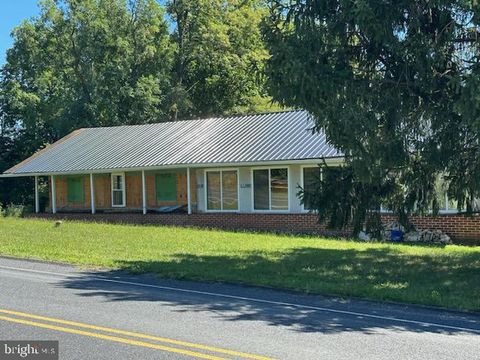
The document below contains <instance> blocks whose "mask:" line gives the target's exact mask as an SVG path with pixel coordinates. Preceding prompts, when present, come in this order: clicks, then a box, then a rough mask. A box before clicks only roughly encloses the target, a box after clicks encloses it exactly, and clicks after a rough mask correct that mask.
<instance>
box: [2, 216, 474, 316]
mask: <svg viewBox="0 0 480 360" xmlns="http://www.w3.org/2000/svg"><path fill="white" fill-rule="evenodd" d="M0 254H1V255H6V256H14V257H21V258H35V259H44V260H53V261H60V262H67V263H72V264H77V265H84V266H98V267H102V268H112V269H123V270H127V271H131V272H135V273H145V272H153V273H156V274H158V275H159V276H162V277H168V278H176V279H190V280H207V281H225V282H232V283H244V284H253V285H262V286H271V287H276V288H284V289H292V290H298V291H302V292H306V293H319V294H332V295H340V296H355V297H363V298H370V299H378V300H393V301H401V302H410V303H418V304H427V305H437V306H444V307H450V308H459V309H469V310H480V247H463V246H453V245H449V246H445V247H435V246H419V245H415V246H414V245H402V244H377V243H360V242H354V241H346V240H327V239H322V238H314V237H310V238H309V237H299V236H280V235H271V234H255V233H234V232H226V231H213V230H212V231H211V230H200V229H187V228H177V227H154V226H127V225H107V224H92V223H80V222H64V223H63V224H62V225H61V226H59V227H55V226H54V224H53V222H52V221H43V220H33V219H13V218H1V219H0Z"/></svg>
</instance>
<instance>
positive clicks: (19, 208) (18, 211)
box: [3, 204, 25, 218]
mask: <svg viewBox="0 0 480 360" xmlns="http://www.w3.org/2000/svg"><path fill="white" fill-rule="evenodd" d="M24 212H25V206H23V205H15V204H9V205H7V206H6V207H5V210H3V214H4V216H8V217H17V218H18V217H21V216H22V215H23V214H24Z"/></svg>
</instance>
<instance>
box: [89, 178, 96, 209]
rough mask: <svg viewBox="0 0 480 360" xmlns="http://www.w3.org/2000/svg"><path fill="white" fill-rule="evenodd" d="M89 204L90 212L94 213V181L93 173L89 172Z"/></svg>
mask: <svg viewBox="0 0 480 360" xmlns="http://www.w3.org/2000/svg"><path fill="white" fill-rule="evenodd" d="M90 205H91V208H92V214H95V182H94V181H93V174H92V173H90Z"/></svg>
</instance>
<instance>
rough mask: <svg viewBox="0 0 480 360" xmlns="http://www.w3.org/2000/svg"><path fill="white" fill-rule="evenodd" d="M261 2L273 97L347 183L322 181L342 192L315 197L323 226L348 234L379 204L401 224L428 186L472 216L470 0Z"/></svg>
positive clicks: (474, 54) (476, 49)
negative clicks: (339, 167)
mask: <svg viewBox="0 0 480 360" xmlns="http://www.w3.org/2000/svg"><path fill="white" fill-rule="evenodd" d="M270 5H271V11H270V15H269V18H268V20H267V21H266V23H265V30H264V31H265V36H266V39H267V48H268V50H269V51H270V53H271V58H270V60H269V62H268V64H267V73H268V74H269V79H270V81H269V84H270V90H271V94H272V95H273V98H274V99H275V100H277V101H279V102H280V103H282V104H284V105H286V106H292V107H301V108H305V109H306V110H308V111H309V112H310V113H311V114H312V116H313V117H314V119H315V123H316V130H317V131H320V130H322V129H323V130H324V131H325V132H326V135H327V138H328V140H329V141H330V142H331V143H332V144H333V145H334V146H336V147H337V148H338V149H339V150H341V151H342V152H343V153H344V154H345V160H346V161H345V167H344V171H345V174H348V176H341V177H339V178H337V179H335V177H330V178H331V181H332V182H341V183H342V184H343V187H342V189H343V190H338V189H337V197H336V198H333V197H328V196H325V197H324V199H323V200H324V201H327V202H328V203H327V204H325V203H324V204H323V206H324V208H327V209H329V210H328V211H327V213H325V211H323V212H321V214H322V218H323V219H327V218H329V219H330V223H331V224H335V225H336V226H337V227H338V226H346V225H348V224H350V225H352V224H353V225H354V232H358V231H359V230H360V228H361V226H362V224H363V220H365V219H366V218H367V217H368V215H369V214H370V210H372V209H378V208H379V207H380V205H381V204H383V205H385V206H387V207H388V208H390V209H392V210H394V211H395V213H396V214H397V215H399V216H400V218H401V219H402V221H404V222H407V218H408V217H407V215H409V214H411V213H415V212H425V211H427V209H429V208H432V207H433V209H434V210H435V209H436V208H438V206H437V204H436V202H437V199H436V197H435V182H436V181H437V179H438V177H443V178H444V180H445V181H446V182H447V184H448V192H449V195H450V196H451V197H452V198H455V199H456V200H458V207H459V209H463V208H465V207H466V210H467V213H471V212H472V206H471V204H472V200H473V199H474V198H475V197H478V196H479V193H480V162H479V161H478V160H477V159H478V158H479V155H480V147H479V134H480V126H479V125H480V121H479V120H480V117H479V114H480V111H479V110H480V102H479V98H478V86H479V84H480V67H479V65H480V63H479V56H480V43H479V39H480V37H479V35H480V34H479V30H478V29H479V22H480V17H479V16H480V7H479V5H478V3H477V2H471V1H462V0H436V1H429V0H420V1H419V0H401V1H377V0H360V1H348V0H329V1H311V0H297V1H281V0H278V1H271V2H270ZM346 183H347V184H346ZM338 185H340V183H338ZM325 186H327V187H328V184H324V186H323V188H325ZM352 189H354V190H352ZM338 191H343V193H342V194H338ZM339 207H341V208H343V210H342V211H340V212H338V210H339ZM338 214H340V215H341V217H342V216H343V218H341V219H340V220H339V221H333V217H336V216H337V215H338ZM345 214H348V215H347V216H345ZM376 216H377V215H376ZM407 225H408V224H407Z"/></svg>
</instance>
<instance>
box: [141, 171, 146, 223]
mask: <svg viewBox="0 0 480 360" xmlns="http://www.w3.org/2000/svg"><path fill="white" fill-rule="evenodd" d="M142 210H143V215H145V214H146V213H147V184H146V180H145V170H142Z"/></svg>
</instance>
